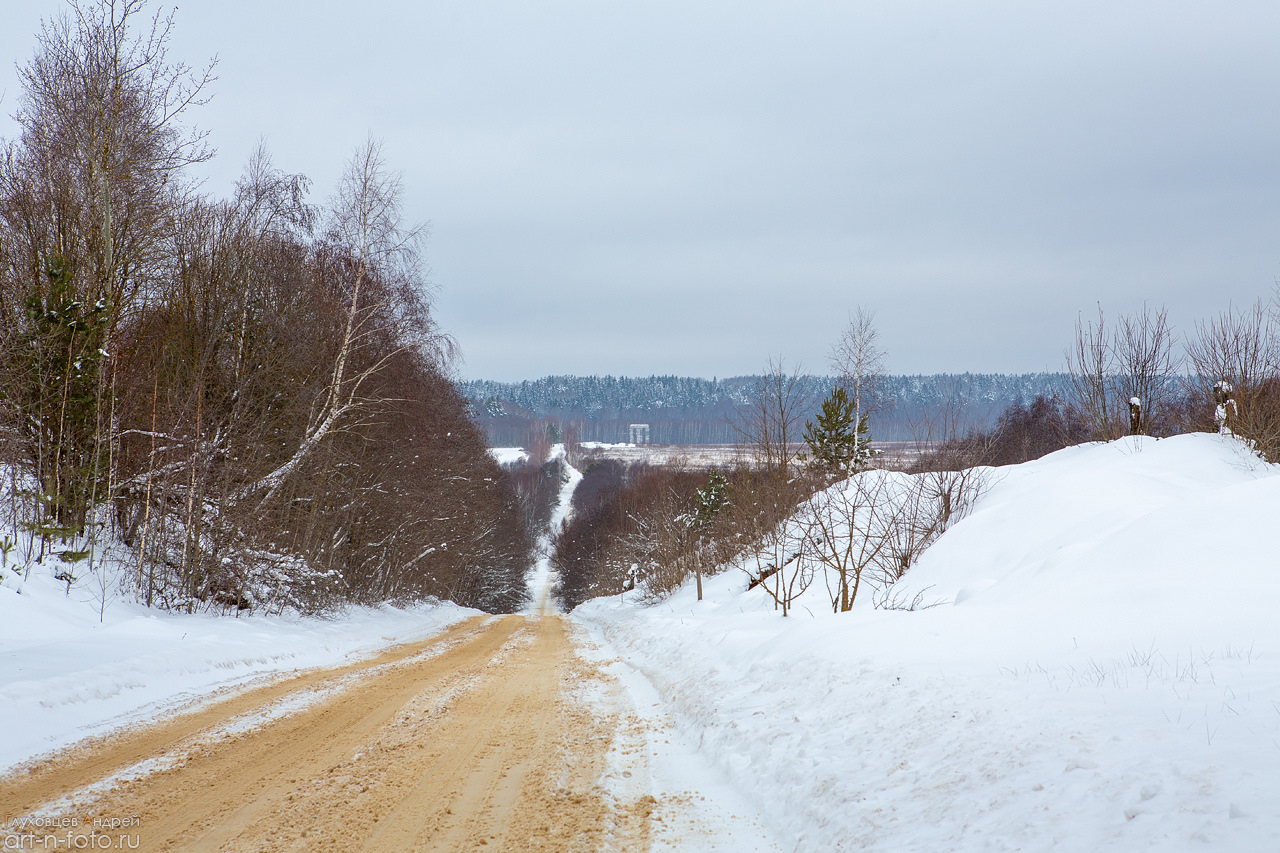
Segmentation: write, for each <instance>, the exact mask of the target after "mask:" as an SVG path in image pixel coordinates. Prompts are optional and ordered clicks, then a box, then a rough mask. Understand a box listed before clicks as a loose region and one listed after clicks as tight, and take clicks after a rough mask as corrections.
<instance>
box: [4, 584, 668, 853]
mask: <svg viewBox="0 0 1280 853" xmlns="http://www.w3.org/2000/svg"><path fill="white" fill-rule="evenodd" d="M539 610H540V611H541V612H537V613H532V614H529V615H524V616H503V617H474V618H472V619H469V620H467V621H466V622H463V623H460V624H458V625H456V626H454V627H453V628H452V629H450V630H448V631H446V632H444V633H443V634H441V635H439V636H437V637H434V638H432V639H430V640H426V641H423V642H418V643H414V644H409V645H404V646H400V647H396V648H393V649H389V650H387V651H385V652H384V653H383V654H382V655H381V656H379V657H376V658H373V659H370V660H366V661H363V662H361V663H358V664H352V665H349V666H345V667H341V668H337V669H329V670H322V671H312V672H307V673H304V674H300V675H295V676H292V677H288V678H286V679H284V680H279V681H275V682H273V683H270V684H267V685H263V686H259V687H257V688H255V689H252V690H250V691H247V692H244V693H241V694H238V695H235V696H232V697H230V698H228V699H226V700H224V701H222V702H220V703H218V704H216V705H212V706H207V707H204V708H202V709H199V710H196V711H193V712H191V713H187V714H185V715H180V716H177V717H173V718H171V719H169V720H168V721H165V722H162V723H159V724H157V725H155V726H152V727H148V728H144V729H141V730H134V731H126V732H124V733H120V734H116V735H114V736H112V737H109V738H105V739H101V740H99V741H96V742H92V743H89V744H81V745H79V746H77V747H76V748H74V749H72V750H69V751H67V752H64V753H62V754H58V755H54V756H51V757H46V758H45V759H43V760H41V761H40V762H39V763H36V764H33V765H29V766H27V767H26V768H23V771H22V772H20V773H19V774H18V775H13V776H10V777H8V778H6V779H4V780H3V781H2V782H0V812H3V813H4V814H6V815H35V816H40V815H44V816H47V817H48V818H51V819H56V820H58V821H60V823H59V824H58V826H59V827H61V828H59V829H57V830H54V831H52V832H55V833H56V835H57V836H58V837H59V839H61V838H63V837H64V836H65V834H66V833H67V832H74V833H80V834H82V835H85V836H88V835H90V833H93V832H95V830H94V826H95V824H94V818H98V819H99V824H98V826H100V827H102V828H100V829H98V830H96V832H97V833H98V837H97V838H92V839H89V843H90V844H93V845H97V846H102V845H103V842H102V839H101V836H102V835H108V836H111V839H112V843H115V842H116V841H117V840H119V839H117V836H119V837H120V838H122V839H123V840H124V841H125V849H128V848H129V847H131V846H133V845H134V844H136V845H137V849H142V850H183V851H200V850H210V851H212V850H244V851H261V850H308V851H310V850H364V849H368V850H477V849H489V850H644V849H647V848H648V847H649V846H650V839H649V835H650V824H651V823H652V822H653V816H652V814H651V813H652V812H653V807H654V805H655V801H654V799H653V798H652V797H651V796H648V795H647V794H641V795H639V796H637V797H636V798H635V799H634V800H633V801H631V802H625V801H622V800H620V799H619V798H618V797H617V796H615V795H612V794H609V793H606V791H605V790H604V788H603V787H602V786H601V784H600V781H601V778H602V775H603V774H604V771H605V765H606V762H607V758H608V756H609V753H610V751H611V749H614V748H615V747H616V744H615V743H614V741H615V733H616V732H617V731H619V729H620V727H621V728H625V726H624V725H623V721H621V720H619V719H617V718H616V717H611V716H610V715H608V714H601V713H600V709H599V707H598V705H597V706H589V705H588V704H587V703H584V702H583V701H581V699H580V694H581V692H582V689H583V687H584V685H588V686H589V685H590V684H592V683H593V682H599V680H600V679H601V678H602V675H601V674H600V673H599V672H598V671H595V670H594V668H593V667H592V666H591V665H590V664H589V663H587V662H585V661H584V660H582V659H581V658H580V657H578V656H577V655H575V654H574V653H573V650H572V646H571V644H570V640H569V636H568V626H567V625H566V623H565V620H564V618H563V617H562V616H559V615H557V614H554V613H551V612H549V608H547V607H546V606H545V602H544V603H543V606H542V607H540V608H539ZM628 775H630V774H629V773H628ZM69 817H74V818H75V819H76V820H77V825H76V827H75V828H73V829H67V828H65V827H66V824H67V821H68V818H69ZM113 826H115V827H118V828H107V827H113ZM13 831H14V830H12V829H11V832H13ZM29 831H33V832H35V833H36V837H35V838H33V839H28V841H29V842H30V845H29V846H28V847H27V848H26V849H44V847H42V846H40V842H39V836H41V835H43V834H45V832H46V830H29ZM12 838H13V836H11V839H12ZM16 843H17V842H16V841H13V840H10V841H9V842H8V844H9V845H13V844H16ZM50 843H51V842H50ZM46 846H47V843H46ZM75 846H77V844H76V842H75V839H74V838H72V847H73V848H74V847H75ZM5 849H9V847H8V846H6V848H5ZM49 849H53V848H52V847H49ZM64 849H65V845H64Z"/></svg>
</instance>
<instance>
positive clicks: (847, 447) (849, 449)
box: [804, 385, 871, 477]
mask: <svg viewBox="0 0 1280 853" xmlns="http://www.w3.org/2000/svg"><path fill="white" fill-rule="evenodd" d="M855 417H856V415H855V410H854V404H853V400H851V399H849V395H848V393H847V392H846V391H845V390H844V388H843V387H841V386H838V385H837V386H836V387H835V388H833V389H832V391H831V395H830V396H829V397H827V399H826V400H824V401H823V403H822V410H821V411H820V412H819V413H818V418H817V423H816V424H815V423H814V422H813V421H806V422H805V425H804V440H805V443H806V444H807V445H809V454H810V456H811V457H812V458H813V461H814V463H815V464H817V465H818V466H819V467H820V468H822V469H823V470H824V471H825V472H827V473H828V474H829V475H830V476H832V477H836V476H844V477H847V476H849V475H850V474H854V473H857V472H858V471H861V470H863V469H864V468H866V467H867V463H868V462H869V461H870V459H871V431H870V429H869V428H868V426H867V416H866V415H863V416H862V418H861V420H859V421H858V422H857V425H856V427H855V424H854V418H855Z"/></svg>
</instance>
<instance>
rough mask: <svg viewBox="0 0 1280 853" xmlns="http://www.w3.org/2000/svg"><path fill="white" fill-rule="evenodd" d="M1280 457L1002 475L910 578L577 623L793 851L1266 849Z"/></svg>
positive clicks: (1172, 443) (1279, 740)
mask: <svg viewBox="0 0 1280 853" xmlns="http://www.w3.org/2000/svg"><path fill="white" fill-rule="evenodd" d="M1277 473H1280V466H1272V465H1266V464H1263V463H1260V462H1259V461H1257V460H1256V459H1255V458H1254V457H1253V456H1252V455H1251V454H1250V453H1248V452H1247V450H1246V449H1245V448H1244V447H1243V446H1242V445H1241V444H1240V443H1239V442H1238V441H1236V440H1234V439H1230V438H1222V437H1219V436H1213V435H1188V436H1181V437H1175V438H1169V439H1163V440H1159V441H1157V440H1154V439H1149V438H1136V439H1134V438H1130V439H1124V440H1121V441H1117V442H1114V443H1111V444H1095V445H1084V446H1080V447H1075V448H1069V449H1067V450H1063V451H1060V452H1058V453H1055V454H1052V455H1050V456H1048V457H1045V458H1043V459H1041V460H1038V461H1035V462H1031V463H1027V464H1024V465H1019V466H1013V467H1008V468H1000V469H995V470H994V471H993V472H992V479H991V482H990V485H989V486H988V488H987V490H986V492H985V494H984V496H983V497H981V498H980V499H979V500H978V502H977V504H976V505H975V507H974V509H973V511H972V512H971V513H970V514H969V515H968V516H967V517H965V518H964V519H962V520H961V521H959V522H958V523H956V524H955V525H954V526H953V527H952V528H951V529H950V530H948V531H947V532H946V533H944V534H943V535H942V536H941V537H940V538H939V539H938V540H937V541H936V542H935V543H934V545H933V546H932V547H931V548H930V549H929V550H928V551H926V552H925V553H924V555H923V556H922V557H921V559H920V561H919V563H918V564H917V565H916V566H915V567H914V568H913V569H912V570H911V571H910V572H909V573H908V574H907V575H906V576H905V577H904V578H903V580H901V581H900V582H899V588H900V589H901V595H899V598H900V599H905V600H909V599H910V598H912V597H914V595H915V593H917V592H923V593H924V595H923V597H922V601H924V602H927V603H937V604H938V606H936V607H932V608H929V609H921V610H915V611H911V612H907V611H888V610H877V609H875V608H874V607H873V606H872V602H871V599H870V595H868V594H867V593H866V591H864V592H863V593H862V594H861V595H860V597H859V600H858V603H857V605H856V606H855V608H854V610H853V611H852V612H850V613H846V614H840V615H836V614H832V613H831V612H830V609H831V606H830V602H829V599H828V598H827V593H826V589H825V588H824V587H823V585H822V583H821V581H819V582H818V583H816V584H815V585H814V586H813V587H811V588H810V591H809V592H808V593H806V594H805V597H804V598H803V599H802V600H801V605H800V606H797V607H796V608H795V609H794V610H793V612H792V615H791V616H789V617H788V618H785V619H784V618H782V616H781V615H780V613H779V612H776V611H775V609H774V605H773V603H772V601H771V600H770V599H769V598H768V597H767V596H766V595H765V594H763V593H762V592H761V591H760V590H758V589H757V590H755V591H752V592H749V593H748V592H745V588H746V580H747V577H746V575H745V574H744V573H743V572H741V571H730V572H727V573H724V574H722V575H720V576H717V577H715V578H712V579H710V580H709V581H708V582H707V583H706V593H705V600H704V601H702V602H698V601H696V600H695V593H694V590H693V585H692V583H689V584H687V585H686V586H685V587H684V588H682V589H681V590H679V591H678V592H677V593H676V594H675V595H673V596H672V597H671V598H669V599H667V600H666V601H664V602H662V603H661V604H657V605H648V606H646V605H644V604H642V603H640V602H639V600H638V599H637V598H635V596H634V594H629V595H628V596H625V597H622V598H619V597H617V596H615V597H611V598H602V599H596V600H594V601H591V602H587V603H586V604H584V605H582V606H581V607H579V608H578V609H577V610H575V611H574V618H575V621H577V622H578V623H579V624H580V625H582V626H584V627H585V628H586V630H587V631H588V632H589V633H590V634H591V635H592V636H594V637H596V638H597V639H598V641H599V642H601V643H602V644H604V645H606V646H608V647H612V648H613V649H614V650H615V651H616V652H617V653H618V654H619V655H620V657H621V659H622V665H624V666H626V667H627V668H629V669H634V670H635V671H637V672H638V673H639V674H641V675H643V676H644V677H646V678H647V679H648V681H649V682H650V683H651V684H652V685H653V687H654V688H655V689H656V693H657V696H658V697H659V701H660V702H661V703H662V705H663V707H664V710H665V711H666V713H667V714H668V715H669V717H670V718H671V719H672V720H673V723H674V727H675V729H676V731H677V732H678V733H679V734H680V735H681V736H682V737H683V738H684V740H686V741H687V742H689V743H691V744H693V745H695V748H696V750H697V753H698V755H699V756H700V757H701V759H702V760H704V761H706V762H707V763H709V764H710V765H712V767H713V768H714V770H715V772H716V773H718V774H719V777H720V780H721V781H722V782H723V783H724V784H725V785H727V786H729V787H732V788H735V789H737V790H738V791H739V792H740V793H741V794H742V795H743V796H744V797H745V798H746V799H747V800H748V801H749V803H750V806H751V808H752V809H753V810H754V812H755V814H756V815H758V817H759V819H760V821H761V823H762V824H763V825H764V826H765V827H766V828H767V829H768V830H769V832H770V835H772V836H773V837H774V838H775V839H778V840H779V841H781V842H783V843H784V844H786V845H788V846H790V845H792V844H794V849H796V850H839V849H850V850H852V849H864V848H866V849H873V850H886V851H903V850H919V851H943V850H1029V851H1036V850H1051V849H1052V850H1072V851H1074V850H1079V851H1095V850H1117V851H1121V850H1122V851H1133V850H1159V851H1173V850H1206V851H1207V850H1212V851H1261V850H1280V556H1278V555H1280V476H1276V475H1277Z"/></svg>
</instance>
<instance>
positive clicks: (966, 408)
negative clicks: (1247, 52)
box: [459, 373, 1067, 446]
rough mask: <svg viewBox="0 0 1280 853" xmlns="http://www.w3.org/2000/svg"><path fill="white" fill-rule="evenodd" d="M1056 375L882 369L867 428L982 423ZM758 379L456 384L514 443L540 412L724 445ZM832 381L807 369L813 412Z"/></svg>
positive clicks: (904, 430)
mask: <svg viewBox="0 0 1280 853" xmlns="http://www.w3.org/2000/svg"><path fill="white" fill-rule="evenodd" d="M1066 378H1067V377H1066V375H1065V374H1060V373H1022V374H1000V373H959V374H955V373H938V374H932V375H919V374H917V375H911V376H886V377H883V379H882V380H881V381H880V382H878V383H877V389H876V395H875V396H876V406H875V409H874V411H873V414H872V416H871V432H872V436H873V437H874V438H875V439H877V440H881V441H910V440H912V439H915V438H917V437H920V435H921V432H922V431H923V430H927V428H928V423H929V421H930V420H931V419H933V418H935V417H936V416H937V414H938V412H939V411H941V410H943V409H947V410H948V413H947V416H948V418H957V419H960V420H962V421H964V423H965V424H966V425H967V426H971V427H973V428H975V429H988V428H990V427H991V426H992V425H994V424H995V422H996V420H997V419H998V418H999V416H1000V414H1001V412H1003V411H1004V410H1005V409H1007V408H1008V407H1009V406H1011V405H1014V404H1021V405H1029V404H1030V403H1031V402H1032V401H1034V400H1035V399H1036V397H1039V396H1048V397H1052V396H1054V394H1055V392H1057V391H1058V390H1059V389H1061V388H1062V387H1063V385H1064V382H1065V380H1066ZM761 379H762V377H759V376H733V377H728V378H725V379H717V378H713V379H701V378H697V377H688V376H649V377H631V376H547V377H544V378H542V379H536V380H527V381H524V382H492V381H489V380H483V379H477V380H471V381H467V382H462V383H460V385H459V388H460V390H461V392H462V394H463V396H464V397H466V398H467V399H468V400H469V401H470V402H471V405H472V408H473V411H474V418H475V420H476V423H477V424H478V425H479V426H481V427H482V428H483V429H484V430H485V432H486V434H487V435H488V438H489V442H490V444H492V445H494V446H523V445H525V444H526V443H527V441H528V436H529V434H530V427H531V426H533V425H535V424H537V423H538V422H540V421H547V420H549V421H551V422H554V423H555V424H557V425H558V426H559V427H560V428H569V429H572V430H575V431H576V432H577V437H578V438H579V440H582V441H603V442H624V441H626V440H627V439H628V427H629V425H630V424H634V423H646V424H648V425H649V437H650V441H651V442H653V443H654V444H731V443H733V442H734V441H735V440H736V439H737V437H738V434H737V431H736V429H735V427H734V423H735V420H736V418H737V416H738V413H739V412H740V411H741V410H742V408H743V407H744V406H746V405H747V404H748V403H749V401H750V400H751V399H752V396H753V395H754V393H755V389H756V387H757V385H758V383H759V382H760V381H761ZM834 383H835V379H834V378H833V377H830V376H810V377H807V384H808V386H809V387H808V390H809V393H810V395H811V396H812V399H813V408H814V409H815V410H816V408H817V406H818V403H819V402H820V401H821V399H822V398H823V397H825V396H826V395H827V394H828V393H830V391H831V388H832V386H833V384H834Z"/></svg>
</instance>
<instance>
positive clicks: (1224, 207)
mask: <svg viewBox="0 0 1280 853" xmlns="http://www.w3.org/2000/svg"><path fill="white" fill-rule="evenodd" d="M61 8H62V4H61V3H59V2H55V0H0V9H2V10H3V18H4V25H3V27H0V57H3V58H5V59H6V60H7V61H6V62H4V67H3V69H0V72H2V74H0V91H3V92H4V99H3V102H2V103H0V111H3V113H4V114H5V118H4V119H3V121H2V122H0V136H4V137H6V138H11V137H13V136H14V135H15V128H14V126H13V124H12V122H11V120H10V118H9V116H10V115H11V114H12V113H13V111H14V109H15V108H16V106H17V103H18V100H19V97H20V90H19V87H18V84H17V82H16V75H15V73H14V70H13V67H12V66H13V63H14V62H26V61H27V59H28V58H29V57H30V56H31V54H32V51H33V49H34V44H35V33H36V31H37V29H38V25H39V20H40V18H41V17H42V16H43V17H48V16H50V15H53V14H56V13H57V12H58V11H59V9H61ZM215 54H216V55H217V57H218V60H219V62H218V68H217V74H218V76H219V79H218V81H217V82H216V83H215V84H214V86H213V91H214V94H215V97H214V100H213V102H212V103H210V104H209V105H208V106H206V107H203V108H201V109H200V110H199V111H198V112H196V113H193V115H192V120H193V122H194V123H195V124H197V125H199V126H200V127H203V128H206V129H208V130H210V131H211V134H212V136H211V140H212V142H213V144H214V145H215V146H216V147H217V149H218V152H219V153H218V156H217V158H216V160H215V161H213V162H212V163H211V164H209V165H208V166H207V167H206V171H207V174H208V183H207V187H208V188H209V190H210V191H212V192H217V193H222V192H224V191H225V189H226V188H227V187H228V186H229V185H230V183H231V182H232V181H233V180H234V178H235V176H236V175H237V174H238V173H239V171H240V170H241V168H242V167H243V165H244V162H245V160H246V158H247V157H248V155H249V153H250V151H251V150H252V149H253V148H254V147H255V145H256V144H257V142H258V141H259V139H265V141H266V144H267V146H268V148H269V149H270V150H271V152H272V153H273V155H274V157H275V160H276V162H277V165H279V166H280V167H282V168H285V169H287V170H289V171H297V172H303V173H306V174H307V175H308V176H310V177H311V178H312V179H313V180H314V182H315V200H316V201H322V200H323V199H324V197H325V196H326V195H327V193H328V191H329V190H330V188H331V187H332V186H333V183H334V181H335V180H336V177H337V175H338V173H339V171H340V170H341V167H342V164H343V162H344V161H345V159H346V158H347V157H348V155H349V154H350V153H351V151H352V150H353V149H354V148H355V146H356V145H358V144H359V143H360V142H361V141H362V140H363V139H364V138H366V137H367V136H368V135H369V134H371V133H372V134H373V135H374V136H376V137H379V138H381V139H383V140H384V141H385V144H386V153H387V155H388V157H389V158H390V160H391V162H392V164H393V165H394V166H395V167H396V168H398V169H400V170H402V172H403V176H404V181H405V185H406V191H407V199H408V212H409V215H410V216H411V217H412V218H413V219H414V220H417V221H425V222H427V223H429V227H430V231H431V237H430V240H429V242H428V243H427V246H426V255H427V259H428V262H429V265H430V278H431V281H432V283H433V284H434V285H435V286H436V287H437V288H438V295H437V301H436V313H437V318H438V320H439V322H440V324H441V325H442V326H443V328H444V329H445V330H446V331H449V332H451V333H452V334H453V335H454V336H455V337H456V338H457V339H458V341H459V343H460V344H461V346H462V350H463V353H464V356H465V362H464V363H463V364H462V365H461V367H460V373H461V374H462V375H463V376H466V377H468V378H490V379H503V380H513V379H525V378H536V377H539V376H542V375H545V374H548V373H576V374H591V373H613V374H615V375H617V374H625V375H648V374H651V373H676V374H686V375H699V376H707V377H710V376H713V375H718V376H727V375H734V374H742V373H754V372H758V371H759V370H760V369H761V368H762V367H763V365H764V363H765V360H766V359H767V358H769V357H770V356H777V355H781V356H784V357H785V358H786V359H787V360H788V362H789V363H796V362H800V363H803V364H804V365H805V366H806V367H808V368H810V369H812V370H814V371H815V372H820V371H823V370H824V369H825V363H826V353H827V350H828V348H829V346H830V343H831V341H832V340H833V339H834V338H835V337H836V335H837V334H838V332H839V329H840V327H841V326H842V325H843V324H844V322H845V319H846V316H847V313H848V311H849V310H850V309H852V308H854V307H856V306H858V305H862V306H865V307H867V308H870V309H873V310H875V311H876V314H877V321H878V325H879V328H880V330H881V333H882V336H883V342H884V344H885V346H886V349H887V350H888V352H889V367H890V369H891V370H892V371H893V372H898V373H914V372H925V373H931V372H961V371H975V372H978V371H982V372H989V371H998V372H1023V371H1036V370H1056V369H1059V368H1060V367H1061V365H1062V361H1063V355H1062V354H1063V350H1064V349H1065V347H1066V346H1067V345H1068V344H1069V343H1070V339H1071V336H1072V324H1073V322H1074V321H1075V318H1076V316H1077V313H1078V312H1080V311H1086V312H1089V311H1093V310H1095V303H1097V302H1099V301H1100V302H1101V303H1102V305H1103V307H1104V308H1105V309H1107V310H1108V312H1109V313H1118V312H1125V311H1132V310H1134V309H1135V308H1138V307H1139V306H1141V304H1142V303H1143V301H1144V300H1147V301H1150V302H1152V303H1162V304H1165V305H1167V306H1168V308H1169V311H1170V314H1171V316H1172V318H1173V319H1174V321H1175V322H1176V323H1177V325H1178V326H1179V328H1180V329H1181V330H1183V331H1184V332H1185V331H1190V327H1191V326H1192V324H1193V322H1194V321H1195V320H1196V319H1198V318H1201V317H1204V316H1206V315H1208V314H1210V313H1213V312H1217V311H1219V310H1222V309H1224V308H1226V307H1227V305H1228V304H1229V303H1230V302H1234V303H1235V304H1237V305H1240V304H1243V303H1247V302H1250V301H1252V300H1253V299H1254V298H1256V297H1258V296H1260V295H1264V294H1268V293H1269V292H1270V291H1271V289H1272V287H1273V282H1274V281H1275V278H1276V276H1277V274H1280V3H1276V2H1274V0H1267V2H1231V3H1221V2H1179V1H1178V0H1159V2H1144V3H1137V2H1134V3H1125V2H1117V0H1108V2H1099V3H1091V2H1071V3H1061V2H1054V3H1030V2H1025V0H1024V1H1023V2H1008V3H996V2H983V3H980V4H975V3H968V2H956V3H912V2H881V3H855V2H795V0H793V1H792V2H785V3H784V2H737V3H730V2H709V1H708V2H702V0H680V2H670V3H663V2H643V0H633V2H629V3H622V2H608V0H589V2H588V1H587V0H584V1H583V2H518V3H515V2H513V3H492V2H486V0H466V2H454V3H433V2H417V1H416V0H415V2H399V0H366V2H364V3H362V4H355V3H351V2H350V0H344V2H341V3H338V2H329V0H310V2H306V3H302V2H294V3H286V2H277V1H276V0H255V2H242V0H192V2H188V3H186V4H183V5H182V6H181V7H180V9H179V11H178V16H177V25H176V31H175V38H174V41H173V44H172V46H171V56H172V57H173V58H176V59H181V60H184V61H186V62H188V63H191V64H200V63H202V62H204V61H206V60H208V59H209V58H210V57H212V56H214V55H215Z"/></svg>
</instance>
